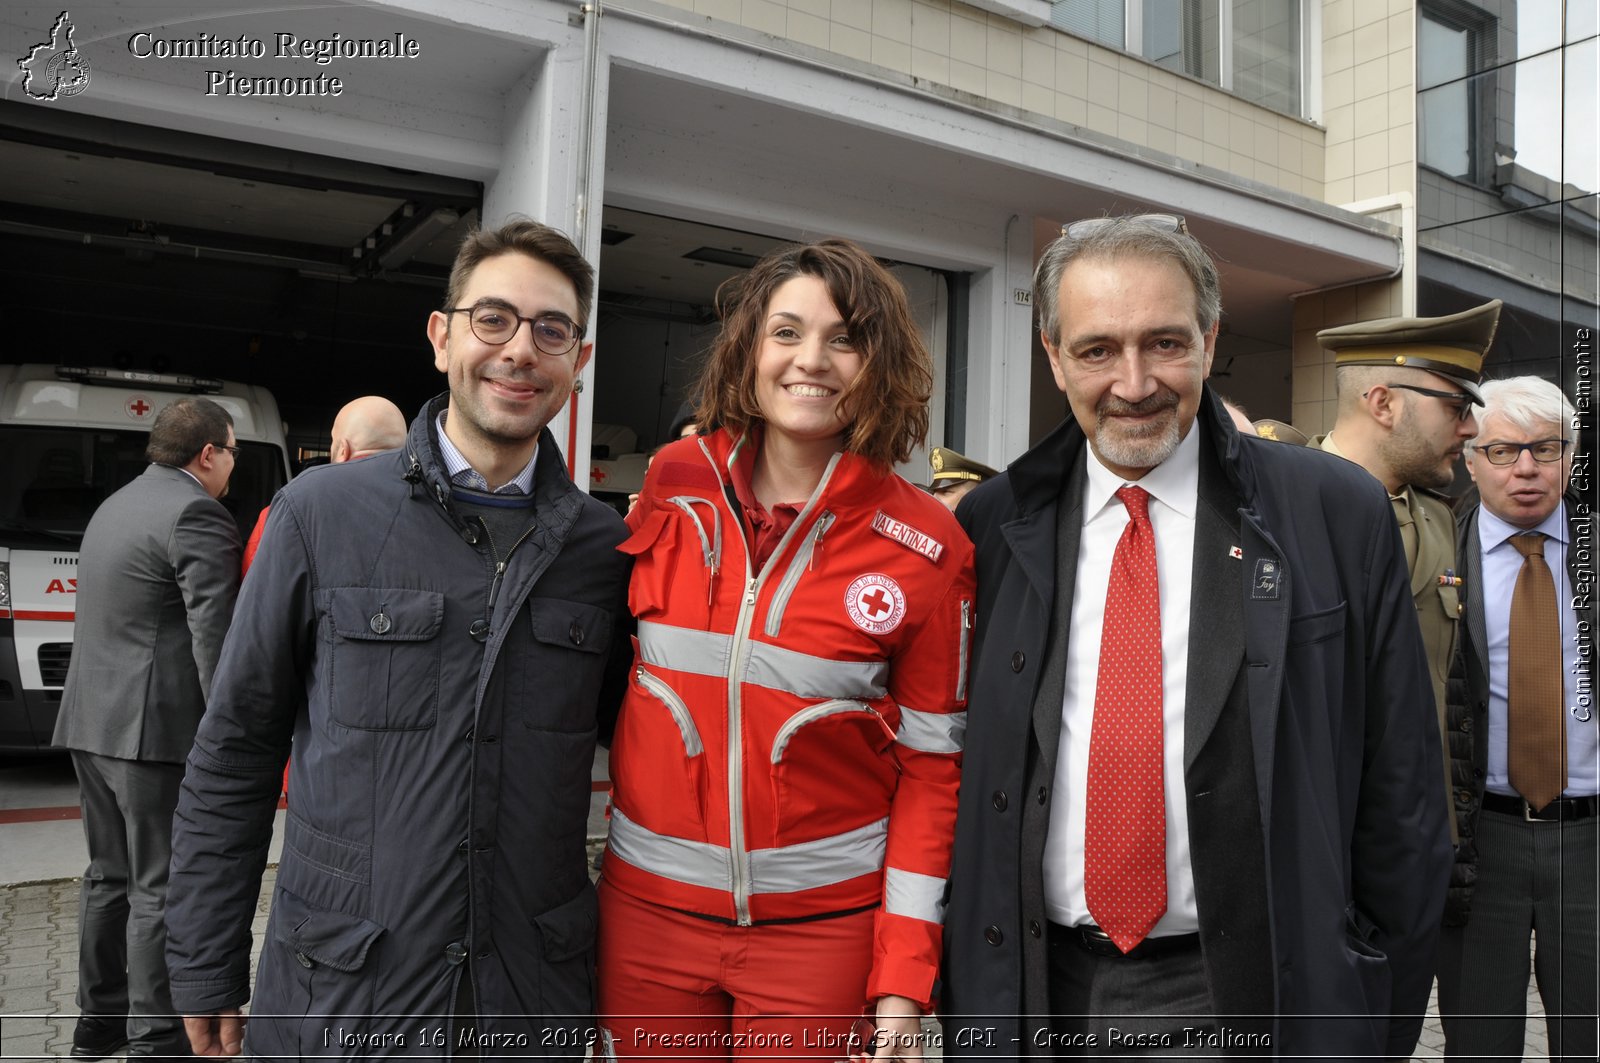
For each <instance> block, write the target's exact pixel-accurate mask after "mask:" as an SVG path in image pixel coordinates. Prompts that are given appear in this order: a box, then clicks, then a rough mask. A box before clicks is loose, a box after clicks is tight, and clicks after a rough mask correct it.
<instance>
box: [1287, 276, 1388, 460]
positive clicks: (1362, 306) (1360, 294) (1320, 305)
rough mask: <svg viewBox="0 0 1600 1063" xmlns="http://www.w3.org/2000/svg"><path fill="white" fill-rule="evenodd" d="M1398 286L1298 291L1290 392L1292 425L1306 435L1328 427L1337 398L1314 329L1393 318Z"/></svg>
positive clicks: (1329, 365) (1328, 359)
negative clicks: (1309, 291) (1292, 399)
mask: <svg viewBox="0 0 1600 1063" xmlns="http://www.w3.org/2000/svg"><path fill="white" fill-rule="evenodd" d="M1400 297H1401V292H1400V285H1399V284H1398V283H1397V282H1395V281H1378V282H1375V283H1371V284H1353V285H1350V286H1349V287H1345V288H1334V289H1331V290H1329V291H1325V292H1313V293H1311V294H1310V295H1302V296H1301V297H1300V298H1298V299H1296V300H1295V302H1294V369H1293V376H1292V379H1291V388H1292V393H1293V395H1294V409H1293V412H1292V415H1291V417H1290V423H1292V424H1293V425H1294V426H1295V427H1296V428H1298V429H1300V431H1302V432H1304V433H1305V434H1306V435H1308V436H1314V435H1318V434H1320V433H1322V432H1326V431H1328V429H1330V428H1332V427H1333V422H1334V421H1335V420H1336V419H1337V417H1338V412H1339V406H1338V398H1337V395H1336V394H1335V391H1334V383H1333V357H1332V356H1331V355H1329V354H1328V353H1327V352H1326V351H1325V350H1323V348H1322V344H1320V343H1318V342H1317V333H1318V332H1320V331H1321V330H1322V329H1325V328H1333V327H1334V326H1335V325H1348V324H1351V323H1353V322H1356V321H1371V320H1373V319H1375V318H1380V317H1398V316H1399V315H1400V313H1401V305H1400Z"/></svg>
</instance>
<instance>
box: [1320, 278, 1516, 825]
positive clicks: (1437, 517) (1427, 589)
mask: <svg viewBox="0 0 1600 1063" xmlns="http://www.w3.org/2000/svg"><path fill="white" fill-rule="evenodd" d="M1499 321H1500V300H1498V299H1495V300H1493V301H1492V302H1488V303H1485V304H1484V305H1482V306H1479V307H1475V308H1474V309H1471V310H1467V311H1464V312H1462V313H1459V314H1451V315H1449V316H1448V317H1431V318H1419V317H1392V318H1384V319H1382V320H1378V321H1363V322H1359V323H1357V324H1353V325H1341V326H1339V327H1338V328H1329V329H1323V330H1322V331H1321V332H1319V333H1317V340H1318V342H1320V343H1321V344H1322V346H1323V347H1324V348H1325V349H1326V350H1328V351H1329V352H1331V353H1332V354H1333V356H1334V365H1335V370H1334V383H1335V386H1336V388H1337V391H1338V402H1339V413H1338V419H1337V420H1336V421H1335V422H1334V426H1333V430H1332V431H1330V432H1329V433H1328V434H1327V435H1324V436H1319V437H1317V438H1315V439H1313V440H1312V441H1311V443H1310V445H1311V446H1319V447H1321V448H1322V449H1323V450H1326V451H1328V452H1329V453H1330V454H1337V455H1338V456H1340V457H1342V458H1346V459H1348V460H1350V461H1353V462H1355V463H1356V464H1357V465H1360V466H1361V467H1362V468H1364V469H1366V470H1367V471H1368V472H1369V473H1371V474H1372V475H1373V476H1375V477H1376V478H1377V479H1378V480H1379V481H1381V482H1382V483H1383V485H1384V487H1385V488H1386V489H1387V490H1388V492H1389V501H1390V502H1391V503H1392V504H1393V506H1394V513H1395V518H1396V519H1397V520H1398V521H1399V522H1400V537H1401V539H1402V541H1403V542H1404V543H1405V551H1406V566H1407V568H1408V569H1409V571H1410V573H1411V595H1412V597H1413V598H1414V599H1415V600H1416V603H1417V619H1418V620H1419V621H1420V623H1421V624H1422V638H1423V642H1424V643H1425V644H1426V646H1427V650H1428V666H1429V670H1430V672H1431V673H1432V678H1433V697H1434V703H1435V707H1436V709H1437V711H1438V714H1439V727H1440V733H1441V735H1442V734H1443V732H1444V726H1445V719H1444V711H1445V679H1446V678H1447V677H1448V676H1449V673H1450V660H1451V657H1452V656H1453V655H1454V653H1455V645H1456V625H1457V623H1458V622H1459V617H1460V612H1461V607H1460V603H1459V601H1458V599H1457V590H1456V588H1457V587H1459V586H1460V585H1461V577H1460V575H1459V572H1460V565H1458V564H1457V563H1456V549H1455V542H1456V527H1455V519H1454V518H1453V517H1452V516H1451V512H1450V503H1449V501H1448V499H1447V498H1446V497H1445V496H1443V495H1440V494H1437V493H1436V492H1439V491H1442V490H1444V489H1445V488H1448V487H1449V486H1450V484H1451V482H1452V481H1453V480H1454V478H1455V465H1456V459H1458V458H1459V457H1460V456H1461V453H1462V450H1463V448H1464V447H1465V445H1466V443H1467V441H1468V440H1469V439H1471V438H1472V437H1473V436H1474V435H1476V434H1477V432H1478V423H1477V421H1476V419H1475V418H1474V417H1473V413H1472V408H1473V406H1481V405H1482V404H1483V396H1482V394H1481V393H1480V392H1479V390H1478V383H1479V380H1480V378H1481V376H1482V373H1483V360H1484V357H1485V356H1486V355H1487V354H1488V351H1489V347H1490V345H1491V344H1492V343H1493V342H1494V334H1495V329H1496V327H1497V326H1498V324H1499ZM1441 748H1442V749H1444V750H1445V752H1444V761H1443V764H1442V765H1441V768H1440V770H1441V772H1442V773H1443V779H1444V786H1445V793H1446V795H1447V796H1448V794H1449V793H1450V760H1449V752H1448V743H1441ZM1446 804H1447V806H1448V807H1450V808H1451V809H1452V815H1451V825H1450V829H1451V836H1452V839H1453V838H1454V837H1455V834H1456V824H1455V819H1454V812H1453V809H1454V807H1455V806H1454V802H1453V801H1448V800H1447V802H1446Z"/></svg>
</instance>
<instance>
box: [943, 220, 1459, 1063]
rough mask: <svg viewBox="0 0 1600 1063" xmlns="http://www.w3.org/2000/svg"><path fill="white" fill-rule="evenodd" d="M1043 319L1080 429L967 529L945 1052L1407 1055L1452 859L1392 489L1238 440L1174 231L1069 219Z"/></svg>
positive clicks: (1209, 306) (1020, 465)
mask: <svg viewBox="0 0 1600 1063" xmlns="http://www.w3.org/2000/svg"><path fill="white" fill-rule="evenodd" d="M1034 305H1035V307H1037V308H1038V313H1039V327H1040V335H1041V339H1042V341H1043V344H1044V347H1045V351H1046V354H1047V355H1048V357H1049V360H1050V368H1051V371H1052V373H1053V374H1054V376H1055V381H1056V385H1057V386H1058V387H1059V388H1060V389H1061V390H1062V392H1063V393H1064V394H1065V396H1066V398H1067V403H1068V406H1069V407H1070V409H1071V415H1070V416H1069V417H1067V418H1066V419H1065V420H1064V421H1063V423H1062V424H1061V425H1060V426H1059V427H1058V428H1057V429H1056V430H1055V431H1053V432H1052V433H1051V434H1050V435H1048V436H1047V437H1045V438H1044V439H1043V440H1041V441H1040V442H1039V443H1038V444H1037V445H1036V446H1035V447H1034V448H1033V449H1032V450H1030V451H1028V453H1026V454H1024V455H1022V456H1021V457H1019V458H1017V459H1016V460H1015V461H1013V462H1012V463H1011V464H1010V466H1009V467H1008V468H1007V469H1006V471H1005V472H1002V473H1000V474H999V475H998V476H995V477H994V478H992V479H990V480H988V481H986V482H985V483H983V484H981V485H980V486H979V487H977V488H976V489H975V490H974V491H973V492H972V493H971V494H969V495H968V496H967V497H966V498H965V499H963V500H962V501H961V503H960V505H959V506H958V507H957V509H956V518H957V519H958V520H959V521H960V522H961V524H962V526H963V527H965V528H966V530H967V532H968V534H969V535H970V536H971V538H972V541H973V544H974V546H975V548H976V558H977V570H978V605H977V610H976V615H977V618H978V619H977V622H976V628H975V633H974V640H975V641H974V644H973V649H972V654H971V657H972V663H971V667H970V669H969V672H968V674H969V676H970V685H969V687H968V695H969V702H968V712H967V719H968V730H967V742H966V754H965V756H966V760H965V762H964V764H963V767H962V779H961V793H960V797H959V809H958V813H957V821H956V842H955V850H954V857H953V865H952V869H951V879H950V907H949V911H948V913H947V917H946V920H945V950H946V967H945V972H944V987H945V988H944V997H943V1003H944V1007H943V1008H942V1009H941V1011H942V1014H943V1016H944V1020H945V1038H944V1045H945V1053H946V1055H947V1056H975V1055H986V1056H994V1057H1003V1058H1013V1059H1014V1058H1018V1057H1033V1056H1038V1057H1054V1056H1058V1055H1059V1056H1071V1055H1080V1054H1081V1055H1087V1056H1091V1057H1093V1056H1099V1055H1102V1054H1110V1055H1121V1054H1122V1053H1124V1052H1130V1053H1131V1052H1141V1051H1142V1052H1147V1053H1149V1054H1152V1055H1165V1056H1173V1057H1186V1056H1190V1055H1210V1056H1225V1057H1230V1058H1231V1057H1234V1056H1241V1055H1266V1056H1276V1057H1279V1058H1285V1059H1288V1058H1295V1057H1300V1056H1307V1057H1309V1056H1313V1055H1314V1056H1318V1057H1324V1058H1330V1059H1331V1058H1337V1059H1356V1058H1364V1057H1376V1056H1378V1055H1380V1054H1381V1055H1384V1056H1387V1057H1390V1058H1405V1057H1407V1056H1409V1055H1410V1053H1411V1050H1412V1048H1413V1047H1414V1046H1415V1043H1416V1038H1417V1033H1418V1031H1419V1030H1420V1028H1421V1024H1422V1015H1423V1012H1424V1010H1425V1009H1426V1006H1427V1001H1428V990H1429V987H1430V985H1431V983H1432V978H1433V967H1432V963H1431V957H1432V956H1433V952H1434V944H1435V941H1436V940H1437V935H1438V919H1439V911H1440V908H1441V907H1442V905H1443V903H1444V886H1445V879H1446V876H1447V874H1448V871H1449V861H1450V856H1449V842H1448V832H1447V829H1446V826H1445V809H1444V800H1443V797H1444V795H1443V793H1442V792H1441V791H1440V789H1439V787H1438V785H1437V784H1436V783H1434V778H1435V776H1434V775H1433V774H1432V772H1433V771H1436V770H1437V769H1436V768H1434V765H1436V764H1437V763H1438V759H1439V754H1438V751H1437V749H1436V745H1437V743H1438V741H1439V739H1438V733H1437V728H1436V726H1435V724H1434V722H1433V718H1432V711H1431V707H1430V706H1429V705H1428V704H1427V701H1428V697H1429V691H1428V678H1427V666H1426V661H1425V659H1424V655H1423V649H1422V642H1421V638H1420V637H1419V635H1418V633H1417V625H1416V621H1415V620H1414V619H1413V615H1414V612H1415V611H1414V609H1413V607H1412V604H1411V599H1410V596H1409V594H1407V593H1406V588H1405V586H1404V580H1405V575H1404V557H1403V555H1402V554H1401V547H1400V539H1399V535H1398V533H1397V532H1396V530H1395V527H1394V520H1393V517H1392V516H1391V515H1390V511H1389V507H1388V506H1387V504H1386V502H1385V499H1384V495H1383V493H1382V492H1381V491H1380V490H1379V488H1378V486H1377V485H1376V484H1375V483H1373V482H1372V479H1371V478H1370V477H1369V476H1367V475H1366V474H1365V473H1363V472H1361V471H1360V470H1359V469H1356V468H1355V467H1354V466H1352V465H1350V464H1349V463H1347V462H1343V461H1339V460H1336V459H1334V458H1331V457H1329V456H1327V455H1324V454H1320V453H1315V452H1313V451H1312V450H1310V449H1309V448H1305V447H1294V446H1284V445H1281V444H1279V443H1275V442H1270V441H1268V440H1265V439H1260V438H1258V437H1256V436H1254V435H1249V436H1246V435H1242V434H1241V433H1240V432H1239V431H1238V430H1237V429H1236V428H1235V427H1234V426H1233V424H1232V423H1231V422H1230V420H1229V418H1228V415H1227V413H1226V412H1225V410H1224V409H1223V406H1222V402H1221V399H1220V397H1219V396H1218V395H1217V394H1216V392H1214V391H1213V390H1212V389H1211V388H1210V387H1209V386H1208V385H1207V384H1206V379H1207V377H1208V376H1209V374H1210V371H1211V365H1212V359H1213V355H1214V352H1215V349H1216V344H1217V332H1218V322H1219V320H1220V318H1221V314H1222V298H1221V290H1220V282H1219V280H1218V275H1217V269H1216V265H1215V263H1214V262H1213V261H1212V260H1211V257H1210V256H1209V255H1208V254H1207V253H1206V251H1205V249H1204V248H1203V247H1201V245H1200V244H1199V243H1198V242H1197V241H1196V240H1195V239H1193V238H1192V237H1190V236H1189V235H1187V234H1186V233H1185V231H1184V226H1183V225H1182V224H1181V223H1179V222H1178V219H1174V218H1172V217H1171V216H1170V215H1167V216H1156V217H1153V218H1152V217H1150V216H1141V217H1132V218H1114V219H1095V220H1094V222H1093V223H1092V224H1089V225H1072V226H1069V227H1068V228H1067V229H1066V230H1065V232H1064V233H1063V235H1062V237H1061V238H1060V239H1058V240H1056V241H1054V242H1053V243H1052V244H1050V246H1049V247H1047V248H1046V249H1045V252H1044V254H1043V256H1042V257H1041V259H1040V261H1039V264H1038V267H1037V269H1036V270H1035V273H1034ZM1430 784H1431V785H1430Z"/></svg>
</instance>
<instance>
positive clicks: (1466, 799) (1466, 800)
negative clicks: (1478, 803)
mask: <svg viewBox="0 0 1600 1063" xmlns="http://www.w3.org/2000/svg"><path fill="white" fill-rule="evenodd" d="M1456 803H1457V804H1462V805H1470V804H1472V791H1471V790H1457V791H1456Z"/></svg>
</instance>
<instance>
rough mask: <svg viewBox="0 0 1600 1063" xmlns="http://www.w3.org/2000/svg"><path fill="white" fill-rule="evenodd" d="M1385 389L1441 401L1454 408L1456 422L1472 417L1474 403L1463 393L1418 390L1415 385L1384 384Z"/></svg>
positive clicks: (1429, 389)
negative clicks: (1413, 393) (1394, 389)
mask: <svg viewBox="0 0 1600 1063" xmlns="http://www.w3.org/2000/svg"><path fill="white" fill-rule="evenodd" d="M1384 387H1386V388H1399V389H1400V390H1401V391H1415V392H1416V393H1417V394H1418V395H1428V396H1431V397H1433V398H1436V399H1443V400H1444V401H1445V402H1448V403H1450V404H1452V405H1453V406H1455V408H1456V420H1458V421H1465V420H1466V419H1467V418H1468V417H1471V416H1472V407H1473V406H1474V405H1475V401H1474V399H1473V398H1472V396H1471V395H1468V394H1467V393H1466V392H1465V391H1438V390H1436V389H1434V388H1419V387H1417V385H1415V384H1385V385H1384Z"/></svg>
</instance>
